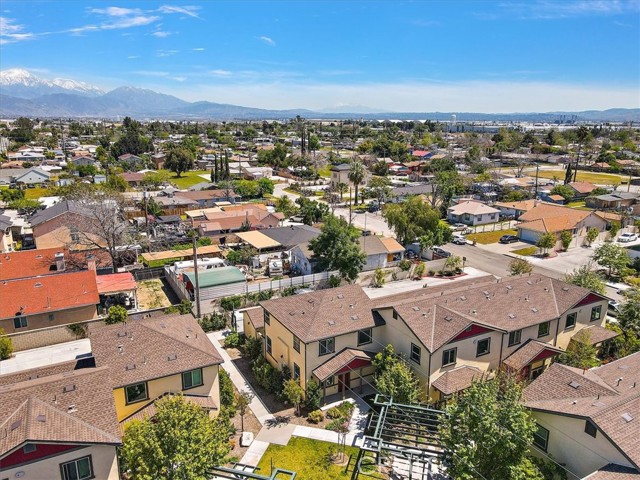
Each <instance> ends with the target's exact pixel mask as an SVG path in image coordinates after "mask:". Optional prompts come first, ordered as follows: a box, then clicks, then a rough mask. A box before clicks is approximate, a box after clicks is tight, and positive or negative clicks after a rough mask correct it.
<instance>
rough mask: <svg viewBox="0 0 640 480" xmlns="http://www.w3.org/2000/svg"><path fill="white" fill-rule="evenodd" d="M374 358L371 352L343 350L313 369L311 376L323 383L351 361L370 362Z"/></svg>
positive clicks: (351, 349) (353, 349) (354, 349)
mask: <svg viewBox="0 0 640 480" xmlns="http://www.w3.org/2000/svg"><path fill="white" fill-rule="evenodd" d="M374 356H375V353H372V352H365V351H364V350H358V349H356V348H345V349H344V350H342V351H341V352H340V353H338V354H337V355H335V356H333V357H332V358H330V359H329V360H327V361H326V362H324V363H323V364H322V365H320V366H319V367H317V368H315V369H314V370H313V374H314V375H315V376H316V377H318V380H320V381H321V382H324V381H325V380H326V379H327V378H329V377H330V376H331V375H333V374H334V373H336V372H337V371H338V370H340V369H341V368H342V367H344V366H346V365H348V364H349V363H351V362H352V361H353V360H356V359H360V360H371V359H372V358H373V357H374Z"/></svg>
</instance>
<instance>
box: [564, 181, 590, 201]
mask: <svg viewBox="0 0 640 480" xmlns="http://www.w3.org/2000/svg"><path fill="white" fill-rule="evenodd" d="M567 186H568V187H570V188H572V189H573V191H574V192H575V197H574V198H584V197H586V196H588V195H589V194H590V193H591V192H593V191H594V190H595V189H596V188H598V187H597V186H595V185H594V184H593V183H589V182H571V183H569V184H567Z"/></svg>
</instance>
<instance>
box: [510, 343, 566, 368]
mask: <svg viewBox="0 0 640 480" xmlns="http://www.w3.org/2000/svg"><path fill="white" fill-rule="evenodd" d="M545 350H550V351H553V352H556V353H558V354H560V353H562V352H563V350H562V349H560V348H556V347H554V346H552V345H549V344H548V343H542V342H539V341H538V340H528V341H526V342H525V343H524V344H523V345H521V346H520V348H518V349H517V350H516V351H515V352H513V353H512V354H511V355H509V356H508V357H507V358H505V359H504V360H503V363H504V364H505V365H506V366H507V367H509V368H512V369H513V370H516V371H518V372H519V371H520V370H522V369H523V368H524V367H525V366H527V365H529V364H530V363H531V361H532V360H533V359H534V358H536V357H537V356H538V355H539V354H540V353H542V352H543V351H545Z"/></svg>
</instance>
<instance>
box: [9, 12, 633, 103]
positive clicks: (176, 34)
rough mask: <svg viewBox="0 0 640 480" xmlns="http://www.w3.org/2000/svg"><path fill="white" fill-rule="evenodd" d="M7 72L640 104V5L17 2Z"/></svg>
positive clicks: (182, 92) (240, 97)
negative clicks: (9, 70)
mask: <svg viewBox="0 0 640 480" xmlns="http://www.w3.org/2000/svg"><path fill="white" fill-rule="evenodd" d="M0 16H1V20H0V69H2V70H5V69H9V68H26V69H27V70H30V71H32V72H33V73H34V74H36V75H39V76H42V77H44V78H54V77H64V78H72V79H74V80H81V81H86V82H88V83H92V84H95V85H97V86H99V87H102V88H104V89H111V88H115V87H118V86H122V85H132V86H137V87H145V88H151V89H153V90H157V91H161V92H163V93H169V94H173V95H176V96H178V97H180V98H183V99H185V100H189V101H196V100H209V101H215V102H220V103H234V104H239V105H246V106H255V107H263V108H312V109H320V108H328V107H335V106H338V105H345V104H347V105H365V106H368V107H372V108H379V109H384V110H393V111H480V112H513V111H520V112H523V111H553V110H583V109H592V108H593V109H604V108H611V107H626V108H632V107H634V108H635V107H640V40H639V39H640V0H628V1H627V0H559V1H556V0H501V1H483V0H475V1H462V0H451V1H437V0H433V1H427V0H422V1H405V2H391V1H388V2H387V1H382V0H379V1H364V0H361V1H349V0H341V1H335V2H334V1H322V2H313V1H302V0H298V1H294V0H289V1H283V2H274V1H273V2H272V1H266V0H265V1H253V2H252V1H242V0H237V1H207V2H196V1H193V0H192V1H191V2H189V3H180V2H170V3H164V2H153V1H135V2H134V1H131V0H128V1H126V2H124V1H123V2H119V3H118V2H111V1H109V2H103V1H99V0H94V1H84V0H57V1H46V2H39V1H32V0H29V1H24V0H21V1H15V0H3V1H2V4H1V5H0Z"/></svg>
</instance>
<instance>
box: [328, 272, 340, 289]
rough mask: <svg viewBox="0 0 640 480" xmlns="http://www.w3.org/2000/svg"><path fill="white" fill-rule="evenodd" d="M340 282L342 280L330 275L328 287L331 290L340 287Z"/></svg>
mask: <svg viewBox="0 0 640 480" xmlns="http://www.w3.org/2000/svg"><path fill="white" fill-rule="evenodd" d="M340 282H342V279H341V278H340V277H338V276H336V275H331V276H330V277H329V286H330V287H331V288H336V287H339V286H340Z"/></svg>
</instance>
